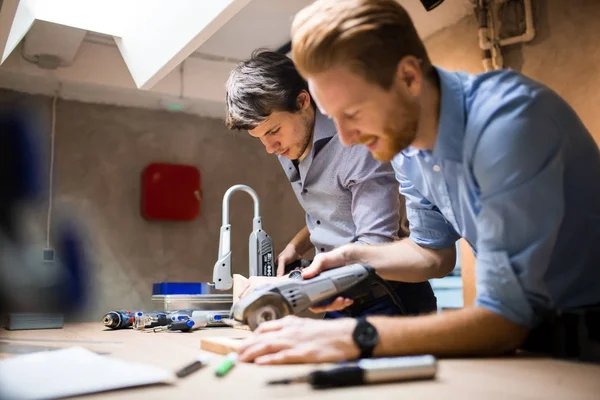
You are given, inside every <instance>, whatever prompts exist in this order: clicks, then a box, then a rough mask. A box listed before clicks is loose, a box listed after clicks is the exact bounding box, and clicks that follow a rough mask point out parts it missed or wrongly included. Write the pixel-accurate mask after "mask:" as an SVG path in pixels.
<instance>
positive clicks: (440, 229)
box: [396, 168, 460, 250]
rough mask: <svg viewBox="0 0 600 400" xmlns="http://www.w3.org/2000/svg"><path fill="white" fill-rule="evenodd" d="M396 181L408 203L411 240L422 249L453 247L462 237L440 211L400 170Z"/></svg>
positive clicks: (397, 170) (407, 216) (407, 210)
mask: <svg viewBox="0 0 600 400" xmlns="http://www.w3.org/2000/svg"><path fill="white" fill-rule="evenodd" d="M396 180H397V181H398V182H399V184H400V186H399V187H400V194H402V195H403V196H404V198H405V202H406V218H407V219H408V223H409V230H410V236H409V239H410V240H412V241H413V242H415V243H416V244H418V245H419V246H421V247H426V248H429V249H435V250H439V249H445V248H449V247H453V246H454V245H455V243H456V241H457V240H458V239H460V236H459V235H458V234H457V233H456V231H455V230H454V228H453V227H452V224H450V222H449V221H448V220H447V219H446V218H445V217H444V216H443V215H442V213H441V212H440V210H439V209H438V208H437V207H436V206H435V205H434V204H432V203H431V202H430V201H429V200H427V199H426V198H425V197H423V195H422V194H421V193H420V192H419V190H418V189H417V188H416V187H415V185H414V183H412V182H411V181H409V180H408V179H407V178H406V176H405V175H404V174H403V173H402V172H401V170H400V169H399V168H397V169H396Z"/></svg>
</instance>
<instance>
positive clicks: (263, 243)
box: [210, 185, 276, 290]
mask: <svg viewBox="0 0 600 400" xmlns="http://www.w3.org/2000/svg"><path fill="white" fill-rule="evenodd" d="M236 191H244V192H246V193H248V194H249V195H250V196H251V197H252V200H253V201H254V218H253V220H252V232H251V233H250V239H249V243H248V253H249V255H248V262H249V264H250V273H249V276H275V273H276V267H275V260H274V255H273V251H274V250H273V240H272V239H271V237H270V236H269V235H268V234H267V233H266V232H265V231H264V230H263V228H262V222H261V221H262V218H261V216H260V202H259V200H258V195H257V194H256V192H255V191H254V190H253V189H252V188H251V187H249V186H246V185H234V186H232V187H230V188H229V189H228V190H227V191H226V192H225V195H224V196H223V222H222V225H221V231H220V237H219V258H218V260H217V262H216V263H215V266H214V269H213V283H210V285H211V286H213V287H214V288H215V289H217V290H229V289H231V288H232V287H233V278H232V276H231V224H230V223H229V198H230V197H231V195H232V194H233V193H234V192H236Z"/></svg>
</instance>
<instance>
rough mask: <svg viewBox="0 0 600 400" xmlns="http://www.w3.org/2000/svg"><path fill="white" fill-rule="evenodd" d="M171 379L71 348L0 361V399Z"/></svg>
mask: <svg viewBox="0 0 600 400" xmlns="http://www.w3.org/2000/svg"><path fill="white" fill-rule="evenodd" d="M175 379H176V378H175V374H174V373H173V372H172V371H169V370H166V369H162V368H158V367H155V366H153V365H147V364H140V363H136V362H130V361H126V360H121V359H117V358H113V357H107V356H101V355H98V354H96V353H94V352H91V351H89V350H87V349H84V348H82V347H71V348H68V349H61V350H55V351H43V352H38V353H32V354H25V355H21V356H18V357H14V358H9V359H6V360H2V361H0V399H56V398H61V397H68V396H75V395H81V394H87V393H96V392H102V391H106V390H113V389H120V388H127V387H132V386H141V385H149V384H156V383H173V382H174V381H175Z"/></svg>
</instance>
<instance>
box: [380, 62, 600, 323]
mask: <svg viewBox="0 0 600 400" xmlns="http://www.w3.org/2000/svg"><path fill="white" fill-rule="evenodd" d="M436 70H437V72H438V74H439V78H440V87H441V109H440V120H439V127H438V138H437V141H436V143H435V146H434V149H433V151H420V150H417V149H415V148H412V147H409V148H408V149H406V150H405V151H403V152H402V153H400V154H398V155H397V156H396V157H395V158H394V160H393V161H392V164H393V166H394V169H395V170H396V177H397V179H398V181H399V182H400V192H401V193H402V194H404V196H405V197H406V203H407V217H408V220H409V222H410V230H411V234H410V238H411V239H412V240H413V241H415V242H416V243H417V244H419V245H421V246H423V247H428V248H433V249H439V248H447V247H452V246H454V245H455V242H456V240H458V239H459V238H460V237H463V238H464V239H465V240H466V241H467V242H468V243H469V244H470V245H471V247H472V248H473V249H474V251H475V253H476V257H477V260H476V266H475V276H476V291H477V297H476V304H477V305H479V306H481V307H484V308H486V309H489V310H491V311H493V312H495V313H498V314H500V315H502V316H504V317H506V318H507V319H509V320H511V321H513V322H515V323H518V324H521V325H524V326H528V327H532V326H534V325H535V324H536V323H537V322H539V318H540V317H541V316H542V314H543V313H544V312H547V311H549V310H553V309H559V308H569V307H577V306H583V305H591V304H598V303H600V152H599V150H598V146H597V144H596V143H595V142H594V140H593V138H592V137H591V135H590V133H589V132H588V131H587V129H586V128H585V126H584V125H583V123H582V122H581V121H580V119H579V118H578V117H577V115H576V114H575V112H574V111H573V110H572V109H571V107H570V106H569V105H568V104H566V103H565V102H564V101H563V100H562V99H561V98H560V97H559V96H558V95H557V94H555V93H554V92H553V91H551V90H550V89H548V88H547V87H545V86H543V85H541V84H540V83H537V82H534V81H532V80H530V79H528V78H527V77H525V76H523V75H520V74H518V73H515V72H513V71H508V70H503V71H494V72H489V73H485V74H481V75H470V74H466V73H462V72H448V71H445V70H443V69H441V68H436Z"/></svg>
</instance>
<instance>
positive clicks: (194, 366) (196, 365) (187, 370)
mask: <svg viewBox="0 0 600 400" xmlns="http://www.w3.org/2000/svg"><path fill="white" fill-rule="evenodd" d="M207 360H208V359H207V357H198V359H197V360H196V361H194V362H192V363H191V364H188V365H186V366H185V367H183V368H181V369H180V370H179V371H177V372H176V373H175V375H176V376H177V377H178V378H185V377H186V376H188V375H191V374H193V373H194V372H196V371H198V370H199V369H200V368H202V367H204V366H206V365H208V364H207Z"/></svg>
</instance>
